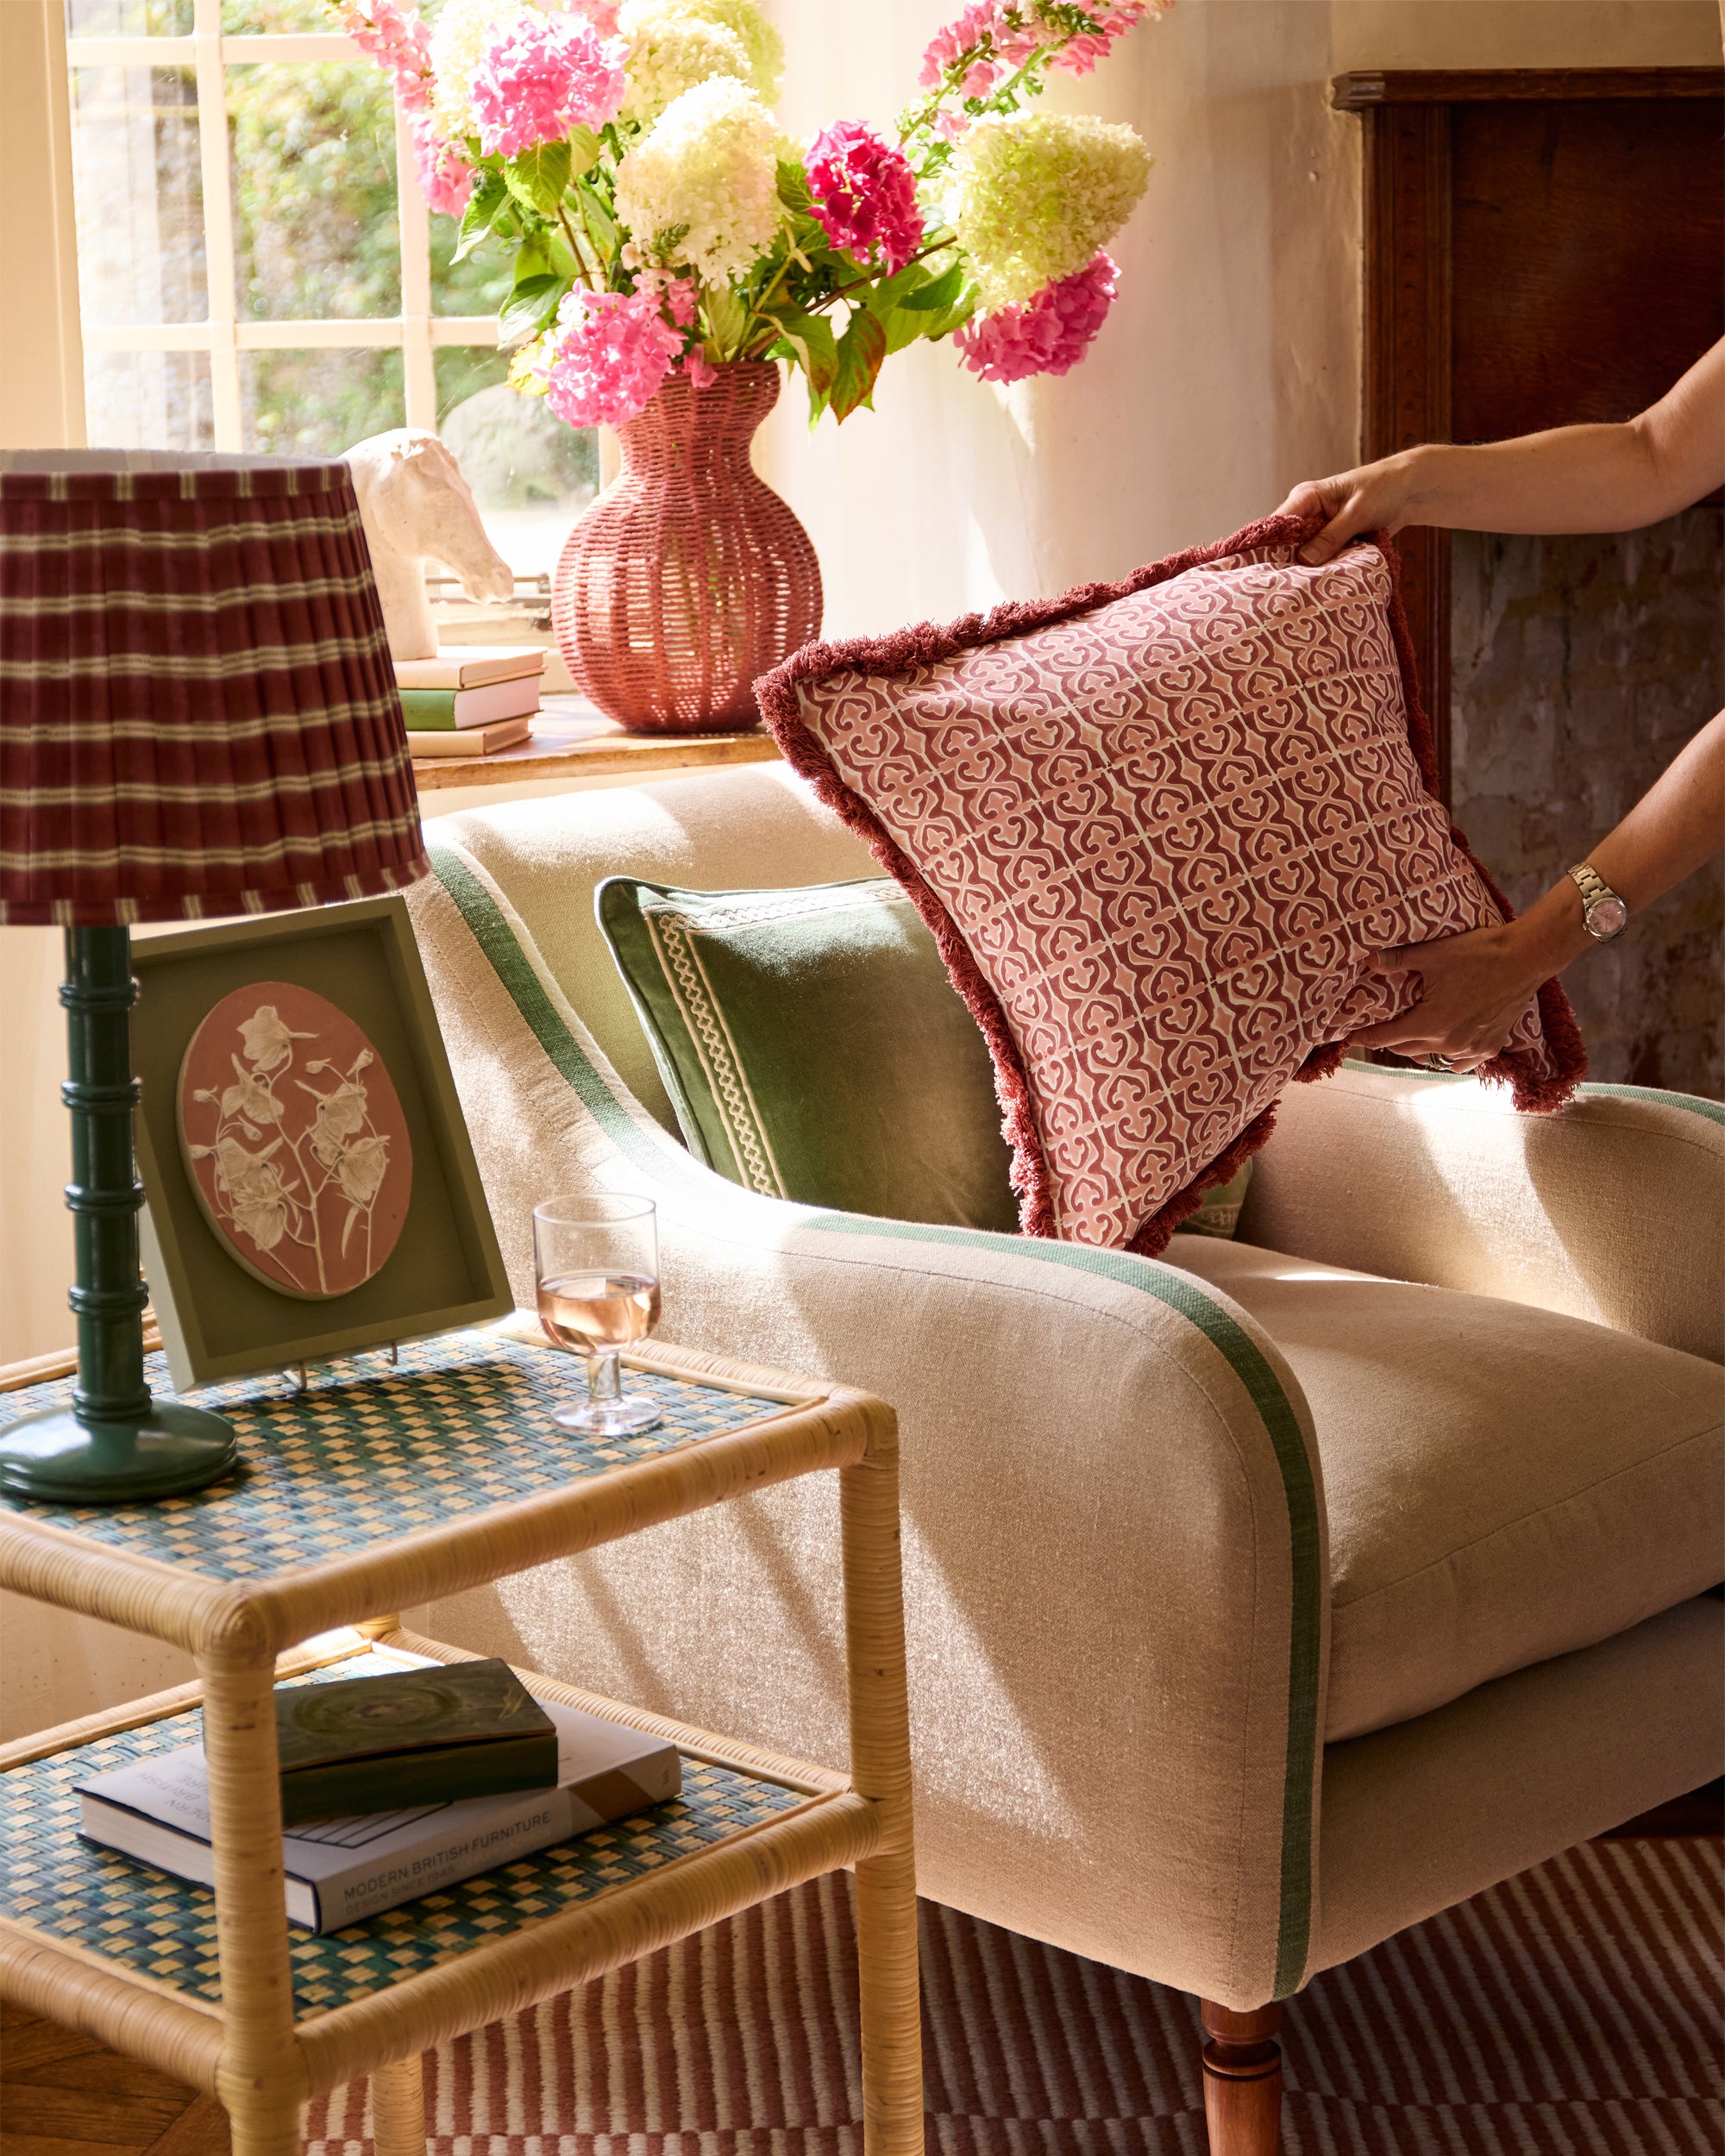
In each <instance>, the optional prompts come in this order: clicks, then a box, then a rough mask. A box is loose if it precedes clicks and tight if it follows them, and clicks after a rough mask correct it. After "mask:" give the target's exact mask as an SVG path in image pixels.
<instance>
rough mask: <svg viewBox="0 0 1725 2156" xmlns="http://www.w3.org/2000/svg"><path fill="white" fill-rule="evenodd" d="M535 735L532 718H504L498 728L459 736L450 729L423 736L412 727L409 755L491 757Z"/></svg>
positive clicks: (471, 729) (473, 730) (469, 729)
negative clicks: (498, 751)
mask: <svg viewBox="0 0 1725 2156" xmlns="http://www.w3.org/2000/svg"><path fill="white" fill-rule="evenodd" d="M532 732H533V721H532V718H531V717H527V718H500V719H499V720H498V721H497V723H496V724H495V725H492V726H468V727H465V728H463V729H461V730H460V731H459V732H458V731H455V730H447V729H446V730H439V731H437V732H435V733H421V732H419V731H418V730H417V729H415V728H414V727H411V726H410V727H409V728H408V730H407V753H408V755H410V756H489V755H492V753H493V752H494V751H495V750H497V749H513V748H514V746H515V744H516V743H517V742H518V741H526V740H528V739H529V738H530V736H531V735H532Z"/></svg>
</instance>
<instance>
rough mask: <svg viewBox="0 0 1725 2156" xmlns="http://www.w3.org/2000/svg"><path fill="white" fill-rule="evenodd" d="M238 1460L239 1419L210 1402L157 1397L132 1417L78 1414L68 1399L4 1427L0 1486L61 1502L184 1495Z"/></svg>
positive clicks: (14, 1492)
mask: <svg viewBox="0 0 1725 2156" xmlns="http://www.w3.org/2000/svg"><path fill="white" fill-rule="evenodd" d="M239 1463H240V1448H239V1444H238V1441H237V1440H236V1439H235V1435H234V1431H233V1426H232V1425H231V1424H230V1423H229V1422H227V1421H226V1420H224V1419H223V1417H222V1416H220V1415H212V1414H211V1413H210V1411H209V1410H208V1408H205V1407H184V1406H182V1405H181V1404H180V1403H179V1401H156V1402H155V1403H154V1405H153V1406H152V1407H151V1408H150V1411H149V1413H147V1414H145V1415H140V1416H139V1417H138V1418H137V1419H136V1420H134V1421H129V1422H80V1421H79V1420H78V1417H77V1416H76V1415H75V1414H73V1413H72V1410H71V1408H69V1407H51V1408H50V1409H48V1411H47V1413H45V1414H40V1415H27V1416H26V1417H25V1419H24V1420H22V1422H15V1423H14V1424H13V1425H12V1426H11V1427H10V1428H9V1429H7V1430H0V1489H3V1490H4V1491H5V1492H6V1494H7V1495H8V1496H9V1497H30V1498H34V1499H35V1500H36V1501H38V1502H41V1503H48V1504H54V1503H58V1504H63V1505H129V1504H135V1503H136V1502H138V1501H140V1500H143V1499H148V1498H152V1497H180V1496H184V1495H185V1494H186V1492H187V1491H189V1490H194V1489H203V1488H204V1485H205V1483H206V1482H217V1481H219V1480H220V1478H221V1477H222V1476H224V1475H228V1474H231V1473H232V1471H233V1470H234V1469H235V1467H237V1466H238V1465H239Z"/></svg>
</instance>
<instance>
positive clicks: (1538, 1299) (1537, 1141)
mask: <svg viewBox="0 0 1725 2156" xmlns="http://www.w3.org/2000/svg"><path fill="white" fill-rule="evenodd" d="M1239 1232H1240V1235H1241V1237H1242V1238H1244V1239H1245V1241H1247V1242H1250V1243H1256V1244H1260V1245H1261V1246H1263V1247H1264V1248H1267V1249H1270V1250H1285V1251H1287V1252H1288V1253H1289V1256H1290V1257H1308V1258H1316V1259H1319V1260H1320V1261H1322V1262H1323V1263H1328V1264H1337V1265H1346V1266H1350V1267H1352V1268H1353V1269H1355V1270H1357V1271H1359V1272H1368V1273H1380V1274H1384V1275H1388V1276H1389V1277H1390V1278H1391V1279H1396V1280H1415V1281H1423V1282H1427V1284H1429V1285H1431V1286H1433V1287H1438V1288H1467V1289H1469V1290H1471V1292H1472V1293H1474V1294H1483V1295H1499V1296H1502V1297H1504V1298H1506V1299H1507V1300H1511V1301H1515V1302H1526V1303H1533V1304H1535V1305H1537V1306H1538V1307H1540V1308H1542V1309H1546V1310H1559V1311H1563V1312H1565V1313H1567V1314H1569V1315H1570V1316H1571V1317H1579V1318H1590V1319H1593V1320H1594V1321H1595V1322H1596V1323H1597V1324H1600V1325H1607V1326H1613V1327H1614V1328H1615V1330H1616V1331H1618V1332H1630V1333H1634V1334H1637V1335H1638V1336H1639V1337H1640V1338H1642V1339H1647V1340H1658V1341H1659V1342H1661V1343H1662V1344H1664V1345H1665V1346H1667V1347H1676V1348H1683V1349H1685V1350H1686V1351H1688V1352H1689V1353H1690V1354H1691V1355H1703V1356H1706V1357H1709V1359H1710V1360H1711V1361H1713V1362H1721V1361H1725V1294H1722V1284H1721V1257H1722V1252H1725V1108H1722V1107H1720V1106H1717V1105H1716V1104H1715V1103H1714V1102H1712V1101H1708V1100H1692V1099H1691V1097H1690V1096H1689V1095H1687V1094H1674V1093H1656V1092H1653V1091H1651V1090H1648V1089H1647V1088H1644V1087H1636V1086H1584V1087H1583V1088H1582V1090H1581V1093H1580V1094H1579V1095H1578V1098H1577V1099H1576V1100H1574V1101H1573V1102H1571V1105H1570V1106H1568V1107H1567V1108H1565V1109H1562V1110H1561V1111H1559V1112H1558V1113H1557V1114H1555V1115H1518V1114H1517V1113H1516V1112H1515V1109H1514V1108H1512V1107H1511V1106H1510V1104H1509V1095H1508V1094H1507V1092H1504V1091H1503V1090H1502V1089H1500V1088H1498V1087H1490V1086H1482V1085H1480V1084H1478V1083H1477V1081H1475V1080H1472V1079H1455V1078H1446V1077H1442V1076H1438V1075H1433V1076H1429V1077H1427V1076H1420V1075H1414V1074H1411V1073H1408V1072H1406V1071H1397V1070H1386V1069H1379V1068H1377V1067H1376V1066H1373V1065H1370V1064H1364V1063H1352V1062H1351V1063H1345V1064H1344V1065H1343V1066H1342V1068H1341V1069H1340V1070H1339V1071H1338V1072H1337V1073H1336V1074H1335V1075H1334V1076H1333V1078H1327V1079H1323V1080H1320V1081H1319V1082H1318V1083H1316V1084H1314V1085H1306V1086H1294V1087H1290V1088H1289V1092H1288V1094H1287V1096H1286V1098H1285V1099H1284V1100H1283V1103H1282V1105H1281V1106H1280V1108H1279V1109H1278V1110H1277V1121H1276V1129H1275V1131H1274V1133H1273V1135H1272V1136H1271V1138H1270V1143H1269V1144H1267V1145H1266V1146H1265V1147H1264V1150H1263V1151H1262V1152H1261V1153H1260V1154H1259V1155H1258V1160H1257V1164H1256V1169H1255V1172H1254V1174H1253V1176H1252V1181H1251V1186H1250V1188H1249V1189H1248V1191H1247V1194H1246V1202H1245V1208H1244V1210H1243V1212H1242V1214H1241V1217H1240V1228H1239Z"/></svg>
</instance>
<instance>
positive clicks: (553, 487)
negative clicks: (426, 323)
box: [436, 347, 599, 576]
mask: <svg viewBox="0 0 1725 2156" xmlns="http://www.w3.org/2000/svg"><path fill="white" fill-rule="evenodd" d="M436 361H437V431H438V433H439V434H440V435H441V436H442V438H443V441H444V442H445V444H446V445H447V447H448V448H449V450H450V452H451V454H453V455H454V457H455V461H456V463H457V464H459V465H460V466H461V476H462V477H463V478H464V479H466V480H467V485H468V486H470V487H472V489H473V490H474V502H475V503H476V504H477V505H478V507H479V511H480V516H481V517H483V519H484V520H485V528H486V531H487V532H489V533H490V535H491V542H492V545H493V546H494V547H495V548H497V550H498V552H499V554H500V555H502V556H503V558H504V560H505V561H507V562H508V564H509V566H510V567H511V569H513V570H514V571H515V573H516V574H517V576H540V575H544V574H546V573H549V571H550V570H551V569H552V568H554V567H555V566H556V561H557V555H558V554H559V553H560V552H561V548H562V544H563V542H564V540H565V539H567V538H568V536H569V527H570V525H571V524H572V523H574V521H575V519H576V517H579V516H580V513H581V511H582V510H584V509H585V508H586V505H587V504H588V503H589V502H590V501H591V500H592V499H593V496H594V494H595V493H596V492H598V490H599V436H597V435H596V434H594V433H592V432H589V431H586V430H582V431H580V432H577V431H576V429H574V428H573V427H566V426H565V425H564V424H563V423H562V421H561V419H558V418H557V417H555V416H554V414H553V413H552V412H551V411H550V409H549V406H548V405H547V404H546V403H545V400H544V398H543V397H518V396H517V394H516V392H514V391H513V390H512V389H510V388H508V387H507V386H506V385H505V382H504V379H503V378H504V376H505V374H506V373H507V372H508V368H509V355H508V354H507V353H504V352H485V351H477V350H473V349H469V348H462V347H448V348H445V349H443V350H442V351H440V352H439V353H438V354H437V355H436Z"/></svg>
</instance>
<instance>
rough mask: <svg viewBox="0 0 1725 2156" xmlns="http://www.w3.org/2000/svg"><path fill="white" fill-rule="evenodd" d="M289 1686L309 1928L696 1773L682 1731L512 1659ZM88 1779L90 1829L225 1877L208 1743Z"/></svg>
mask: <svg viewBox="0 0 1725 2156" xmlns="http://www.w3.org/2000/svg"><path fill="white" fill-rule="evenodd" d="M391 1659H394V1658H391ZM399 1659H400V1661H401V1662H403V1663H406V1662H407V1661H408V1658H406V1657H405V1656H404V1657H401V1658H399ZM414 1660H415V1662H416V1663H417V1658H414ZM275 1699H276V1733H277V1742H278V1745H279V1756H280V1762H281V1770H282V1771H281V1794H282V1819H283V1824H284V1826H285V1829H286V1831H285V1833H284V1834H283V1836H282V1871H283V1883H284V1892H285V1900H286V1903H287V1916H288V1921H289V1922H290V1923H292V1924H300V1925H304V1927H306V1929H307V1930H309V1931H313V1932H319V1933H322V1932H333V1931H340V1930H341V1929H342V1927H343V1926H345V1925H348V1924H356V1923H358V1922H359V1921H361V1919H362V1918H364V1917H367V1916H375V1915H378V1913H379V1912H380V1910H383V1909H390V1908H399V1907H400V1905H401V1904H402V1903H403V1902H411V1901H416V1900H417V1899H418V1897H419V1896H421V1895H423V1894H430V1893H432V1892H434V1891H435V1890H436V1889H438V1888H440V1887H446V1886H453V1885H455V1884H456V1883H458V1882H460V1881H461V1880H462V1879H471V1878H473V1877H475V1876H476V1875H477V1874H479V1873H480V1872H482V1871H494V1870H495V1869H496V1868H497V1866H498V1865H504V1864H508V1863H511V1862H512V1861H513V1860H514V1859H515V1858H517V1857H524V1856H528V1855H530V1854H531V1853H532V1852H534V1851H535V1850H537V1849H545V1848H549V1846H551V1845H552V1844H553V1843H554V1842H560V1841H568V1840H570V1839H573V1838H574V1836H576V1835H579V1834H583V1833H590V1832H591V1831H592V1830H593V1828H594V1827H599V1826H605V1825H608V1824H609V1823H610V1822H611V1821H613V1820H617V1819H624V1818H627V1817H628V1816H629V1815H630V1814H632V1813H635V1812H641V1811H645V1810H648V1809H649V1808H651V1807H652V1806H653V1805H655V1804H662V1803H665V1802H668V1800H669V1799H670V1798H672V1797H674V1796H676V1795H677V1793H678V1791H679V1790H680V1789H681V1786H682V1761H681V1758H679V1756H678V1753H677V1750H676V1747H675V1746H674V1745H671V1744H668V1743H667V1742H666V1741H665V1739H663V1738H661V1737H654V1736H650V1735H648V1734H646V1733H644V1732H643V1731H641V1730H638V1729H630V1728H628V1727H625V1726H624V1725H623V1724H622V1723H620V1722H612V1721H605V1720H602V1719H601V1718H600V1717H599V1715H597V1714H586V1713H584V1712H582V1711H581V1710H580V1708H574V1707H565V1706H564V1705H563V1704H562V1703H561V1702H560V1701H556V1700H543V1701H542V1700H537V1699H535V1698H534V1697H533V1696H532V1695H530V1693H529V1692H528V1691H527V1689H526V1688H525V1687H524V1685H523V1684H522V1683H521V1681H520V1679H519V1678H518V1677H516V1676H515V1674H514V1672H513V1671H512V1670H510V1669H509V1668H508V1667H507V1665H506V1664H504V1663H502V1662H498V1661H485V1662H465V1663H455V1664H449V1665H444V1664H436V1663H432V1664H425V1663H417V1666H412V1665H410V1666H407V1667H405V1668H399V1667H398V1668H391V1667H389V1666H387V1664H386V1666H385V1667H384V1668H382V1669H380V1670H377V1671H376V1672H374V1673H373V1674H371V1675H369V1676H367V1677H354V1678H348V1679H344V1680H338V1681H336V1682H335V1683H315V1682H314V1683H311V1684H296V1685H288V1686H284V1687H280V1688H279V1689H277V1692H276V1695H275ZM78 1806H79V1820H78V1832H79V1833H80V1834H82V1835H83V1836H84V1837H85V1839H86V1840H90V1841H94V1842H99V1843H101V1844H102V1845H103V1847H105V1848H109V1849H115V1850H118V1851H119V1852H121V1853H122V1855H124V1856H128V1857H130V1858H134V1859H135V1860H136V1861H138V1862H140V1863H142V1864H147V1865H154V1867H155V1868H156V1869H157V1870H158V1871H166V1872H170V1873H172V1874H173V1876H174V1877H177V1878H181V1879H191V1880H194V1881H196V1882H197V1883H198V1884H200V1885H203V1886H210V1885H212V1884H213V1883H214V1882H215V1876H216V1872H215V1852H214V1850H213V1848H212V1847H211V1844H210V1789H209V1782H208V1778H207V1776H206V1773H205V1769H204V1749H203V1746H202V1745H190V1746H188V1747H186V1748H185V1750H183V1751H179V1752H158V1753H156V1754H155V1755H154V1757H151V1758H142V1759H137V1760H135V1761H134V1762H133V1763H132V1764H130V1765H129V1766H123V1767H116V1768H115V1769H114V1770H113V1771H111V1772H110V1773H107V1774H98V1775H97V1776H95V1777H93V1778H92V1779H91V1780H90V1781H88V1782H85V1783H80V1784H79V1785H78Z"/></svg>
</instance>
